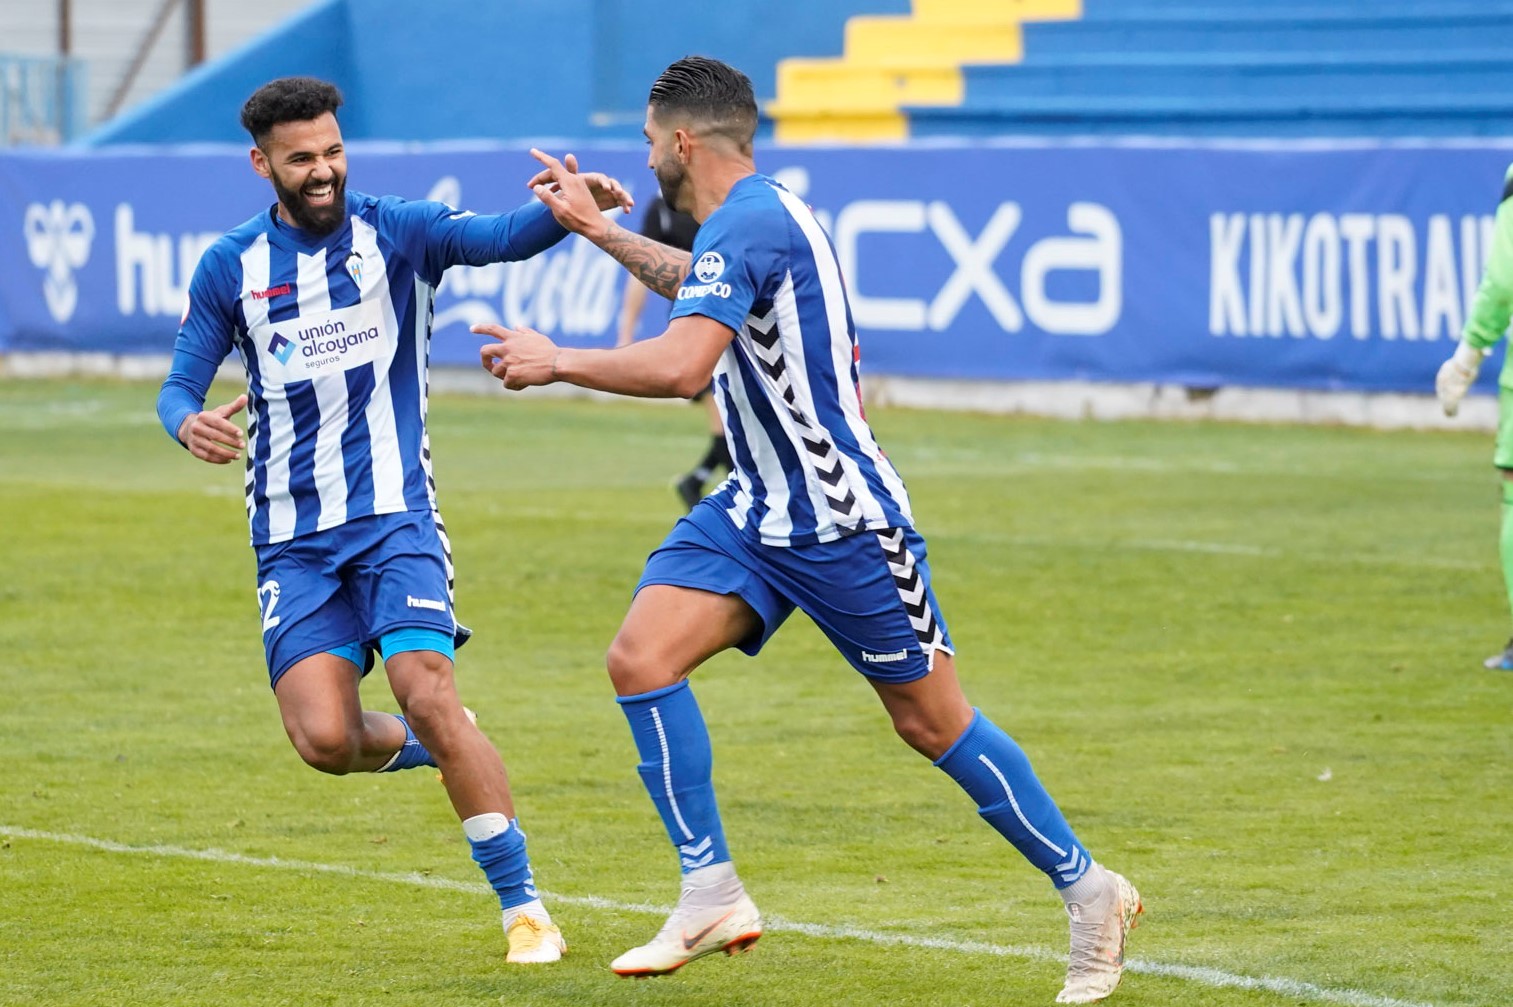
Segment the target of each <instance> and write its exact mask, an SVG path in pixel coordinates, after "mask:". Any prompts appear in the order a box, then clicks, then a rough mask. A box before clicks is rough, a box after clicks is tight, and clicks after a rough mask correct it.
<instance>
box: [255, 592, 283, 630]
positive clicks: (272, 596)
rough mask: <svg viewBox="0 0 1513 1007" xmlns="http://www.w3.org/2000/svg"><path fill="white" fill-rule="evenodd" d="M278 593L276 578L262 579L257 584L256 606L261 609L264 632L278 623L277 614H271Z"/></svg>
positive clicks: (275, 605) (276, 603) (276, 601)
mask: <svg viewBox="0 0 1513 1007" xmlns="http://www.w3.org/2000/svg"><path fill="white" fill-rule="evenodd" d="M278 593H279V587H278V581H276V580H269V581H264V582H263V583H262V584H260V585H258V589H257V603H258V607H259V608H261V609H262V610H263V632H264V633H266V632H268V630H270V629H272V628H273V627H274V626H277V625H278V616H276V615H274V614H273V610H274V608H275V607H277V605H278Z"/></svg>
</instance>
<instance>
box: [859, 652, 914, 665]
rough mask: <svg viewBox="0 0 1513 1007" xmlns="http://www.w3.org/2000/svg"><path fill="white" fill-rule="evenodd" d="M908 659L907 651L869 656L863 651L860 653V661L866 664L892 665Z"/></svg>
mask: <svg viewBox="0 0 1513 1007" xmlns="http://www.w3.org/2000/svg"><path fill="white" fill-rule="evenodd" d="M908 659H909V652H908V651H907V650H895V651H894V652H893V653H891V654H870V653H868V652H867V651H865V650H864V651H862V660H863V661H866V662H867V663H868V664H893V663H894V662H895V661H907V660H908Z"/></svg>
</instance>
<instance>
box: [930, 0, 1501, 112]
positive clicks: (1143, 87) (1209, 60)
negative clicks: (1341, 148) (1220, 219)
mask: <svg viewBox="0 0 1513 1007" xmlns="http://www.w3.org/2000/svg"><path fill="white" fill-rule="evenodd" d="M1509 38H1513V0H1479V2H1467V0H1358V2H1355V3H1351V4H1349V5H1344V4H1339V3H1325V2H1322V0H1312V2H1307V0H1271V2H1267V0H1207V2H1203V3H1195V2H1192V0H1177V2H1175V3H1173V4H1165V3H1157V2H1155V0H1085V2H1084V10H1083V17H1082V18H1081V19H1080V20H1076V21H1051V22H1039V23H1028V24H1026V25H1025V26H1024V60H1023V62H1022V63H1019V64H1006V63H998V64H993V65H968V66H965V67H963V68H962V72H963V78H964V83H965V88H964V96H963V99H962V101H961V104H960V105H957V106H950V107H942V106H910V107H906V108H905V109H904V111H905V112H906V113H907V114H908V117H909V124H910V133H911V135H914V136H930V135H952V134H990V135H1013V134H1024V135H1075V134H1090V135H1098V134H1131V133H1133V134H1143V135H1150V134H1156V135H1171V136H1214V137H1223V136H1231V137H1258V136H1346V137H1349V136H1362V137H1382V136H1488V135H1507V134H1508V133H1510V132H1513V62H1510V61H1509V59H1508V57H1507V54H1506V49H1505V47H1502V43H1503V42H1504V41H1505V40H1507V39H1509ZM1494 47H1496V48H1494Z"/></svg>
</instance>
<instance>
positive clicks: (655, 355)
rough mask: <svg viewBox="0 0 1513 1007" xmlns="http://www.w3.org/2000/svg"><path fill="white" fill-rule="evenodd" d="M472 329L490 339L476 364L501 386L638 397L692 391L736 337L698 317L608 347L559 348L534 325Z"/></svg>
mask: <svg viewBox="0 0 1513 1007" xmlns="http://www.w3.org/2000/svg"><path fill="white" fill-rule="evenodd" d="M473 331H474V332H476V333H478V334H479V335H483V336H489V337H491V338H492V339H493V340H494V341H493V342H490V343H486V344H484V345H483V346H482V347H480V348H479V351H478V355H479V362H480V363H482V365H483V369H484V370H486V371H488V372H489V373H490V374H492V375H494V377H496V378H498V379H499V380H500V381H502V382H504V387H506V388H509V389H521V388H529V387H532V386H534V385H549V384H552V383H554V382H558V381H561V382H566V383H568V384H572V385H577V386H579V387H580V388H591V389H594V390H595V391H601V392H611V393H613V394H616V395H635V396H639V397H641V398H691V397H693V396H694V395H697V394H698V393H699V392H700V391H702V390H703V389H704V388H705V387H706V386H707V385H708V384H709V376H710V375H711V374H712V373H714V366H715V363H716V362H717V361H718V360H719V358H720V354H721V353H723V352H724V350H725V347H726V346H727V345H729V343H730V340H731V339H732V338H734V336H735V333H734V332H732V331H731V330H730V329H729V328H727V327H726V326H724V325H722V324H721V323H719V322H717V321H715V320H714V319H712V318H706V317H704V316H703V315H688V316H685V317H682V318H675V319H673V320H672V324H671V325H669V326H668V327H667V331H666V332H664V333H662V334H661V335H660V336H657V337H656V338H654V339H645V340H642V341H641V342H639V343H632V344H631V345H629V346H625V347H620V348H618V349H613V350H589V349H576V348H573V347H565V346H558V345H557V344H556V343H554V342H552V341H551V340H550V339H548V338H547V337H546V336H543V335H542V334H541V333H539V332H536V331H535V330H534V329H526V328H519V329H510V328H506V327H504V326H502V325H475V326H473Z"/></svg>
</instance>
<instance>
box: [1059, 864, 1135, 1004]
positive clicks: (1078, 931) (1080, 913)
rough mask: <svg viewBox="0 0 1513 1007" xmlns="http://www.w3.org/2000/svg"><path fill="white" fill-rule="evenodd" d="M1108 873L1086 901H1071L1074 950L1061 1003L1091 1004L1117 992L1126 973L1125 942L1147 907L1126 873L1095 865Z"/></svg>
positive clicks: (1069, 908) (1068, 914) (1060, 995)
mask: <svg viewBox="0 0 1513 1007" xmlns="http://www.w3.org/2000/svg"><path fill="white" fill-rule="evenodd" d="M1093 869H1094V870H1101V871H1102V872H1103V874H1104V878H1105V882H1106V883H1105V885H1104V887H1103V890H1102V891H1101V892H1099V893H1098V895H1097V896H1096V897H1094V898H1091V899H1088V900H1087V901H1086V903H1084V904H1079V903H1076V902H1069V903H1068V904H1067V907H1066V911H1067V916H1068V917H1070V918H1071V926H1072V952H1071V957H1070V959H1069V960H1068V962H1067V969H1066V985H1065V986H1063V987H1062V990H1061V992H1060V993H1058V994H1056V1002H1057V1003H1059V1004H1088V1003H1094V1002H1096V1001H1098V1000H1102V999H1103V998H1104V997H1106V996H1108V995H1109V994H1110V993H1112V992H1114V987H1116V986H1118V985H1119V980H1120V978H1121V977H1122V976H1123V975H1124V942H1125V940H1126V939H1127V938H1128V937H1129V932H1130V931H1131V930H1133V929H1134V928H1135V924H1136V918H1137V917H1138V916H1139V915H1140V914H1141V913H1142V912H1144V911H1145V906H1144V905H1143V904H1142V903H1141V902H1140V893H1139V892H1137V891H1135V886H1134V885H1132V884H1130V883H1129V882H1128V881H1126V880H1125V879H1124V877H1123V876H1122V875H1119V874H1115V873H1114V872H1113V871H1111V870H1108V869H1107V868H1104V867H1098V866H1095V867H1094V868H1093Z"/></svg>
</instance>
